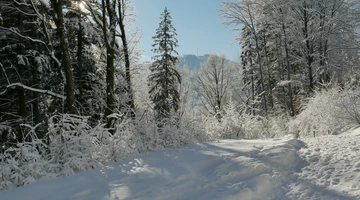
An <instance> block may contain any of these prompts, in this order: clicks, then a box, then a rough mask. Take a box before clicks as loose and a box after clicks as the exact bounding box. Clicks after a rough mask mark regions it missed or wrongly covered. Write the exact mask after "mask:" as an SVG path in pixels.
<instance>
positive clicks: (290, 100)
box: [282, 23, 295, 116]
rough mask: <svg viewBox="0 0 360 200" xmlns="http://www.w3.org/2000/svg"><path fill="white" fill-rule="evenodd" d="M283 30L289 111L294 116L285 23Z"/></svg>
mask: <svg viewBox="0 0 360 200" xmlns="http://www.w3.org/2000/svg"><path fill="white" fill-rule="evenodd" d="M282 29H283V33H284V45H285V55H286V70H287V80H288V81H289V84H288V95H289V109H290V116H294V115H295V111H294V103H293V93H292V87H291V82H290V81H291V66H290V57H289V49H288V46H287V37H286V30H285V25H284V23H283V24H282Z"/></svg>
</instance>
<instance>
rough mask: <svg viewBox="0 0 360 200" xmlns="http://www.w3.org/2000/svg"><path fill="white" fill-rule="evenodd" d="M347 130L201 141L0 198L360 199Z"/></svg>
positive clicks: (357, 166)
mask: <svg viewBox="0 0 360 200" xmlns="http://www.w3.org/2000/svg"><path fill="white" fill-rule="evenodd" d="M358 132H360V131H358ZM354 137H355V138H359V139H360V136H359V134H356V133H351V137H350V136H348V135H339V136H326V137H321V138H320V137H319V138H315V139H306V140H305V142H306V143H308V145H309V148H303V147H304V144H303V143H302V142H301V141H297V140H291V139H290V138H287V139H286V138H284V139H281V140H275V139H272V140H238V141H236V140H223V141H220V142H210V143H202V144H197V145H193V146H190V147H187V148H183V149H180V150H164V151H159V152H155V153H151V154H148V155H143V156H139V157H138V158H134V159H130V160H125V161H121V162H118V163H113V164H109V165H108V166H106V167H104V168H102V169H94V170H91V171H87V172H83V173H79V174H77V175H74V176H70V177H61V178H56V179H49V180H41V181H37V182H35V183H33V184H31V185H27V186H24V187H20V188H16V189H12V190H7V191H2V192H0V199H1V200H7V199H11V200H18V199H19V200H20V199H21V200H22V199H29V200H32V199H34V200H35V199H36V200H41V199H43V200H48V199H54V200H56V199H58V200H60V199H75V200H85V199H86V200H92V199H93V200H100V199H103V200H107V199H204V200H208V199H225V200H227V199H234V200H238V199H243V200H272V199H274V200H286V199H294V200H295V199H296V200H297V199H306V200H308V199H314V200H315V199H341V200H342V199H345V200H346V199H349V200H350V199H360V198H359V197H360V196H359V194H360V193H359V185H360V182H359V180H360V175H359V171H360V163H359V161H360V159H359V158H360V156H359V149H358V148H359V146H357V143H356V142H357V141H355V140H356V139H355V138H354ZM334 138H335V139H334ZM350 138H352V139H350ZM343 141H346V142H350V143H349V144H345V145H343ZM300 148H302V149H301V150H300V151H299V154H300V157H299V155H298V153H297V151H298V150H299V149H300ZM336 148H337V149H336ZM305 160H307V161H305ZM355 160H356V161H355ZM354 162H355V163H356V162H357V164H355V165H352V163H354Z"/></svg>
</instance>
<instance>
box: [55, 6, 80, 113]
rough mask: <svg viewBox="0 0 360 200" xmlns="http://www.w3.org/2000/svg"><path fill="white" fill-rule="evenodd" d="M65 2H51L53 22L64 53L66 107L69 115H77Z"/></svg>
mask: <svg viewBox="0 0 360 200" xmlns="http://www.w3.org/2000/svg"><path fill="white" fill-rule="evenodd" d="M63 5H64V2H63V0H51V7H52V9H53V20H54V22H55V25H56V27H57V33H58V36H59V38H60V47H61V52H62V60H63V61H62V65H63V67H64V73H65V79H66V89H65V91H66V105H67V109H68V112H69V113H75V112H76V108H75V83H74V77H73V72H72V60H71V57H70V52H69V41H68V37H67V32H66V29H65V22H64V13H63Z"/></svg>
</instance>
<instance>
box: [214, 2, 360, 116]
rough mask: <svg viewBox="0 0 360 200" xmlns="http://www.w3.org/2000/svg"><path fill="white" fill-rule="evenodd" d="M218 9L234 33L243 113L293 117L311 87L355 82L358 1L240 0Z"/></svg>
mask: <svg viewBox="0 0 360 200" xmlns="http://www.w3.org/2000/svg"><path fill="white" fill-rule="evenodd" d="M219 13H220V16H221V17H222V18H223V19H224V20H225V24H226V25H229V26H231V27H234V28H233V29H234V30H235V31H238V32H239V37H238V41H239V43H240V44H241V48H242V50H241V56H240V62H241V65H242V74H243V83H244V85H245V87H244V92H245V94H246V95H245V96H244V99H245V102H246V105H247V107H248V110H247V112H249V113H252V114H253V115H257V114H260V115H268V114H278V113H281V112H287V113H288V115H290V116H295V115H297V114H299V112H300V111H301V103H302V101H303V100H304V99H305V98H306V97H309V96H311V95H312V94H313V92H314V91H315V90H316V89H321V88H325V87H326V86H327V85H328V84H330V83H331V84H334V83H337V84H340V85H342V86H344V85H352V86H354V87H355V86H357V85H358V78H359V76H358V73H359V70H358V68H359V66H360V65H359V64H360V62H359V61H360V60H359V48H360V45H359V35H358V29H359V22H360V21H359V14H360V10H359V2H358V1H352V0H350V1H344V0H334V1H328V0H290V1H288V0H286V1H285V0H284V1H283V0H270V1H257V0H256V1H254V0H242V1H241V2H238V3H235V2H224V3H222V7H221V9H219Z"/></svg>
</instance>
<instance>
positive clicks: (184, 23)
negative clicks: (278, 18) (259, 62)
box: [134, 0, 240, 60]
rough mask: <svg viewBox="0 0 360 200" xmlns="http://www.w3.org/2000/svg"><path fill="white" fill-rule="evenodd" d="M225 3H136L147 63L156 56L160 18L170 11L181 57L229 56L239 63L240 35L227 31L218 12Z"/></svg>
mask: <svg viewBox="0 0 360 200" xmlns="http://www.w3.org/2000/svg"><path fill="white" fill-rule="evenodd" d="M222 1H224V0H134V3H135V8H136V13H137V18H136V25H137V26H138V27H139V28H140V29H141V30H142V33H143V36H142V39H141V43H140V48H142V49H143V50H144V58H143V60H149V59H150V57H151V56H153V53H152V52H151V48H152V47H151V45H152V44H153V39H152V37H153V36H154V35H155V31H156V28H157V27H158V26H159V22H160V19H159V18H160V14H161V13H162V12H163V11H164V8H165V7H167V8H168V11H169V12H170V15H171V17H172V19H173V20H172V23H173V26H174V27H175V28H176V30H177V34H178V37H177V39H178V40H179V47H178V49H177V50H178V52H179V55H184V54H194V55H196V54H197V50H198V52H199V55H203V54H211V53H218V54H225V55H226V57H227V58H229V59H232V60H236V58H237V57H238V54H239V50H240V46H239V44H237V43H233V41H234V39H233V38H234V36H235V34H236V33H234V32H230V27H225V26H224V25H223V24H222V22H223V20H222V19H220V18H219V17H218V13H217V12H216V9H218V8H220V5H221V4H220V3H221V2H222Z"/></svg>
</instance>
